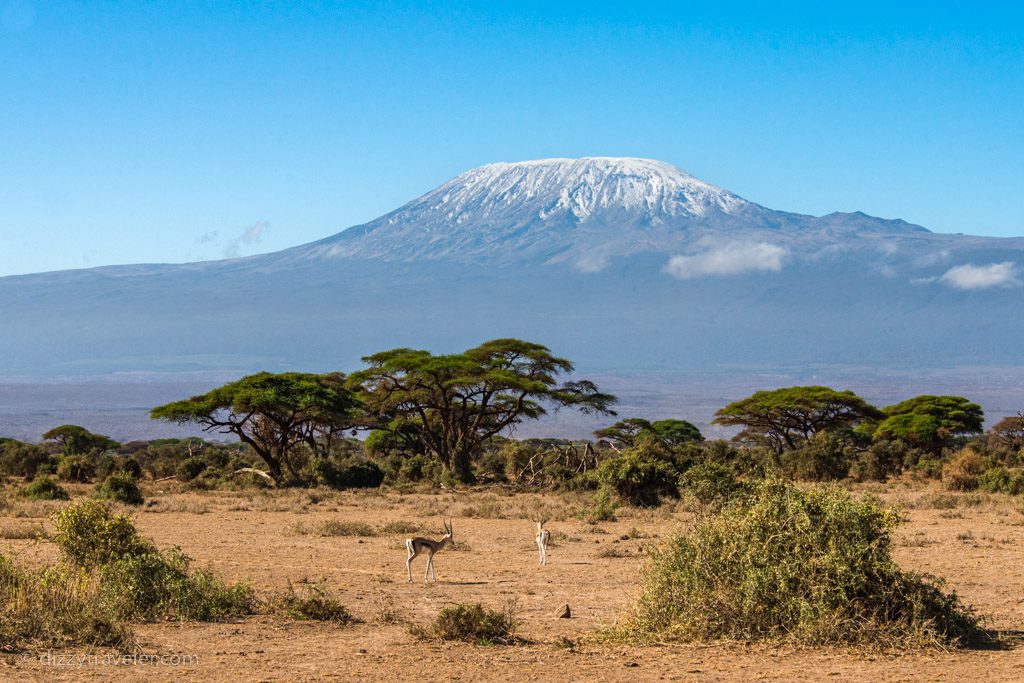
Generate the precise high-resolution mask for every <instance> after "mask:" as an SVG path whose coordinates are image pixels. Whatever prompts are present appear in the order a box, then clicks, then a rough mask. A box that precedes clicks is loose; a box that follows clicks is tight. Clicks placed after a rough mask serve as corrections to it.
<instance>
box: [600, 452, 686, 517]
mask: <svg viewBox="0 0 1024 683" xmlns="http://www.w3.org/2000/svg"><path fill="white" fill-rule="evenodd" d="M597 477H598V480H599V481H600V482H601V485H602V486H605V487H607V488H609V489H610V490H612V491H614V492H615V493H617V494H618V495H619V496H620V497H622V499H623V500H625V501H627V502H629V503H630V504H631V505H636V506H641V507H651V506H655V505H658V504H659V503H660V502H661V499H662V498H663V497H671V498H678V497H679V486H678V485H677V483H676V482H677V479H678V474H677V473H676V471H675V469H674V468H673V467H672V466H671V465H669V464H668V463H667V462H664V461H661V460H654V459H647V458H641V457H639V456H636V455H632V454H626V455H621V456H619V457H617V458H610V459H608V460H605V461H604V462H603V463H601V465H600V466H599V467H598V469H597Z"/></svg>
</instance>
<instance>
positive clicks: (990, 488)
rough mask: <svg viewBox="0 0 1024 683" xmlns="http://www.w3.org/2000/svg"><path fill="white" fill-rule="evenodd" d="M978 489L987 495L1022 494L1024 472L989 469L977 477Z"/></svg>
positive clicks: (1001, 468) (1023, 490) (1000, 468)
mask: <svg viewBox="0 0 1024 683" xmlns="http://www.w3.org/2000/svg"><path fill="white" fill-rule="evenodd" d="M978 488H979V489H981V490H982V491H987V492H989V493H1007V494H1009V495H1011V496H1018V495H1020V494H1021V493H1024V471H1021V470H1008V469H1006V468H1005V467H998V466H997V467H990V468H989V469H987V470H985V471H984V472H982V473H981V475H979V477H978Z"/></svg>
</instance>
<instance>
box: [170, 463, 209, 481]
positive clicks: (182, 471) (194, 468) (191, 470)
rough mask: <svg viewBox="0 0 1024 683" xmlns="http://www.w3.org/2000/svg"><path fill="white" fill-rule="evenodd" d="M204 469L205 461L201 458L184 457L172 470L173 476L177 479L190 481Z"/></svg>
mask: <svg viewBox="0 0 1024 683" xmlns="http://www.w3.org/2000/svg"><path fill="white" fill-rule="evenodd" d="M205 469H206V462H205V461H204V460H203V459H202V458H195V457H192V458H185V459H184V460H182V461H181V462H180V463H179V464H178V467H177V468H175V470H174V476H175V477H177V478H178V481H183V482H188V481H192V480H193V479H195V478H196V477H198V476H199V475H200V474H202V473H203V470H205Z"/></svg>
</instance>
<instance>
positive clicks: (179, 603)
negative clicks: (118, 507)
mask: <svg viewBox="0 0 1024 683" xmlns="http://www.w3.org/2000/svg"><path fill="white" fill-rule="evenodd" d="M53 524H54V527H55V528H56V533H55V534H54V535H53V537H52V540H53V542H54V543H55V544H56V545H57V547H58V548H59V549H60V551H61V552H62V553H63V555H64V557H65V558H66V559H67V560H68V561H69V562H70V563H71V564H72V565H74V566H75V567H78V568H80V569H81V570H85V571H86V572H92V573H91V574H86V576H94V577H97V583H96V586H97V587H96V594H97V596H98V599H99V600H100V601H101V602H102V604H103V605H105V608H106V609H107V610H108V612H109V613H110V614H112V615H114V616H115V617H116V618H119V619H157V618H161V617H163V618H172V619H191V620H199V621H208V620H213V619H220V618H224V617H228V616H237V615H242V614H251V613H252V612H253V610H254V609H255V605H256V596H255V592H254V591H253V589H252V588H251V587H249V586H247V585H245V584H234V585H230V586H229V585H227V584H226V583H224V581H223V580H222V579H220V578H219V577H218V576H216V575H215V574H213V573H212V572H210V571H208V570H202V569H200V570H192V569H191V568H190V562H191V561H190V559H189V558H188V557H187V556H186V555H185V554H183V553H182V552H181V551H180V550H179V549H177V548H172V549H170V550H165V551H158V550H157V549H156V547H155V546H154V545H153V544H152V543H151V542H149V541H148V540H146V539H144V538H142V537H141V536H140V535H139V533H138V532H137V531H136V529H135V525H134V524H132V521H131V519H129V518H128V517H127V516H126V515H120V514H115V513H114V512H113V511H112V510H111V509H110V508H109V507H108V506H107V505H106V504H104V503H102V502H100V501H98V500H90V501H83V502H81V503H75V504H72V505H68V506H66V507H65V508H63V509H62V510H59V511H58V512H57V513H55V514H54V516H53Z"/></svg>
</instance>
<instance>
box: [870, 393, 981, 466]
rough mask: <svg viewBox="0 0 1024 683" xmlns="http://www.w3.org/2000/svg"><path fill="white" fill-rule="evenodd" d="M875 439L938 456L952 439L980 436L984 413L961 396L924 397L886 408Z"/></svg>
mask: <svg viewBox="0 0 1024 683" xmlns="http://www.w3.org/2000/svg"><path fill="white" fill-rule="evenodd" d="M885 414H886V416H887V417H886V418H885V420H883V421H882V422H881V424H879V425H878V428H877V429H876V431H875V438H876V439H892V438H897V439H903V440H904V441H906V442H908V443H910V444H912V445H915V446H919V447H921V448H925V449H928V450H930V451H932V452H933V453H936V454H938V453H939V452H940V451H941V450H942V448H943V447H945V446H948V445H950V444H951V443H952V441H953V439H955V438H956V437H959V436H964V435H967V434H980V433H981V430H982V426H983V423H984V420H985V414H984V412H983V411H982V409H981V406H979V405H978V404H977V403H972V402H970V401H968V400H967V399H966V398H964V397H962V396H932V395H923V396H915V397H914V398H911V399H908V400H906V401H903V402H902V403H897V404H896V405H893V406H889V407H888V408H886V409H885Z"/></svg>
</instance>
